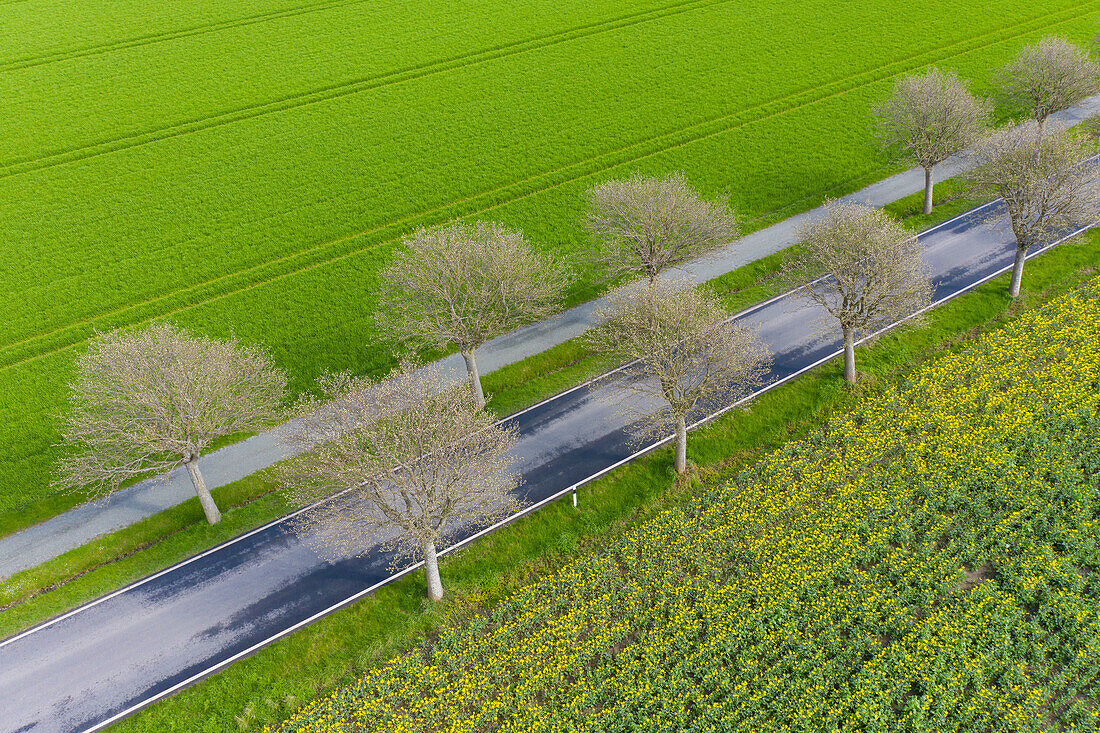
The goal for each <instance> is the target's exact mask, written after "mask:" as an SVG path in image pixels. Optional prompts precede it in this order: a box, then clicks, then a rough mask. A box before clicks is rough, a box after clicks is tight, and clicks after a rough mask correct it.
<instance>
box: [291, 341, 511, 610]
mask: <svg viewBox="0 0 1100 733" xmlns="http://www.w3.org/2000/svg"><path fill="white" fill-rule="evenodd" d="M320 382H321V386H322V391H323V392H324V394H325V395H326V397H327V398H328V399H330V400H331V404H330V405H318V404H317V403H305V404H304V406H303V408H302V413H301V414H302V417H301V420H300V422H298V423H297V424H296V428H295V431H294V433H293V435H292V439H293V440H294V442H295V443H296V444H297V445H298V446H299V447H301V448H302V449H304V451H305V452H304V453H303V454H302V455H301V456H299V457H298V458H295V459H294V460H292V461H288V462H287V463H286V465H285V467H284V469H283V470H282V472H281V478H282V481H283V483H284V484H285V485H286V486H287V487H288V488H289V489H290V490H291V492H292V493H293V494H294V495H295V496H296V497H297V498H299V499H300V500H302V501H314V500H316V499H318V498H322V497H329V496H331V495H332V494H333V493H334V492H338V491H341V490H343V489H347V488H350V491H348V492H347V493H344V494H341V495H339V496H336V497H334V498H330V499H329V500H328V501H322V502H321V503H320V504H319V505H318V506H316V507H315V508H313V509H312V510H310V511H307V512H305V513H304V514H302V515H300V517H299V526H300V527H301V528H303V529H305V530H308V531H309V532H311V533H313V534H314V536H315V537H316V538H317V540H318V544H319V545H320V546H321V548H322V551H325V550H328V551H331V552H333V553H334V554H342V553H347V552H348V551H351V552H354V553H358V552H362V551H364V550H365V549H369V547H370V546H371V544H372V543H374V542H378V541H379V540H381V544H383V545H385V546H391V547H396V548H398V549H400V550H403V551H405V552H413V553H417V554H420V555H421V556H422V557H423V558H424V569H425V574H426V576H427V586H428V597H429V598H431V599H432V600H433V601H438V600H439V599H441V598H442V597H443V585H442V583H441V581H440V578H439V566H438V563H437V561H436V544H437V543H438V542H439V541H440V539H441V538H442V537H444V536H445V535H446V534H447V533H448V532H449V531H451V530H453V529H457V528H458V527H459V526H462V525H464V524H466V523H469V522H487V521H491V520H493V519H496V518H498V517H502V516H505V515H507V514H508V513H510V512H512V511H514V510H515V509H516V508H517V507H518V503H517V501H516V499H515V498H514V497H513V496H512V493H511V492H512V490H513V489H515V488H516V487H517V486H518V485H519V476H518V474H517V473H516V471H515V470H514V469H513V468H512V462H513V456H512V454H511V451H512V448H513V447H514V446H515V444H516V440H517V432H516V429H515V427H508V426H504V425H502V424H500V423H497V422H495V421H494V419H493V417H492V416H490V415H489V414H487V413H486V412H485V411H484V409H482V407H481V406H480V405H479V404H478V403H477V401H476V400H475V398H474V396H473V394H472V393H471V392H470V390H468V389H467V388H466V387H465V386H464V385H462V384H461V383H458V384H456V383H454V382H451V381H450V380H447V379H445V378H444V376H443V375H442V374H441V373H440V372H439V370H438V369H436V368H435V367H417V366H416V365H415V364H413V363H411V362H406V363H404V364H402V365H400V366H399V367H397V368H396V369H395V370H394V371H393V372H392V373H391V374H390V375H389V376H388V377H386V378H385V379H383V380H381V381H378V382H371V381H370V380H367V379H361V378H352V377H349V376H347V375H335V376H327V377H324V378H322V379H321V380H320ZM394 531H396V534H395V535H394V536H392V537H390V538H388V539H386V538H385V535H384V534H383V535H379V534H378V533H379V532H383V533H384V532H394Z"/></svg>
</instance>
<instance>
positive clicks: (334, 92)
mask: <svg viewBox="0 0 1100 733" xmlns="http://www.w3.org/2000/svg"><path fill="white" fill-rule="evenodd" d="M731 1H732V0H683V1H682V2H678V3H675V4H673V5H669V6H665V7H663V8H660V9H657V10H652V11H646V12H644V13H635V14H632V15H630V16H622V17H619V18H613V19H610V20H606V21H600V22H596V23H590V24H587V25H583V26H577V27H574V28H570V29H567V30H564V31H557V32H555V33H550V34H546V35H543V36H537V37H535V38H530V39H527V40H522V41H514V42H512V43H507V44H503V45H500V46H494V47H490V48H486V49H481V50H479V51H475V52H472V53H469V54H464V55H459V56H452V57H449V58H446V59H442V60H435V61H426V62H424V63H421V64H414V65H411V66H406V67H403V68H400V69H396V70H394V71H388V72H385V73H382V74H375V75H371V76H367V77H362V78H359V79H353V80H351V81H346V82H340V83H338V84H329V85H326V86H323V87H318V88H316V89H311V90H309V91H306V92H298V93H295V94H290V95H286V96H283V97H279V98H277V99H273V100H269V101H267V102H261V103H259V104H250V105H246V106H243V107H237V108H235V109H231V110H228V111H225V112H219V113H216V114H213V115H208V116H205V117H197V118H194V119H190V120H186V121H184V122H179V123H175V124H172V125H167V126H165V127H159V128H155V129H152V130H146V131H144V132H137V133H130V134H127V135H121V136H119V137H115V138H109V139H106V140H101V141H99V142H95V143H91V144H88V145H80V146H76V147H71V148H65V149H61V150H55V151H53V152H50V153H46V154H44V155H39V156H34V157H30V158H23V159H17V160H12V161H8V162H6V163H4V164H3V165H0V178H6V177H9V176H14V175H19V174H23V173H29V172H33V171H38V170H43V169H46V168H51V167H54V166H57V165H61V164H64V163H72V162H76V161H80V160H86V159H88V158H94V157H96V156H99V155H105V154H108V153H115V152H118V151H120V150H126V149H129V148H134V147H138V146H140V145H147V144H149V143H154V142H160V141H162V140H168V139H171V138H174V137H180V136H182V135H189V134H191V133H194V132H199V131H202V130H209V129H212V128H215V127H221V126H224V125H229V124H234V123H237V122H243V121H245V120H250V119H254V118H257V117H261V116H264V115H268V114H274V113H278V112H287V111H290V110H293V109H299V108H301V107H307V106H309V105H313V104H318V103H321V102H329V101H332V100H334V99H340V98H342V97H347V96H352V95H355V94H360V93H363V92H367V91H373V90H375V89H380V88H384V87H387V86H392V85H396V84H402V83H405V82H408V81H414V80H418V79H423V78H426V77H429V76H435V75H437V74H442V73H446V72H449V71H455V70H457V69H462V68H467V67H470V66H475V65H477V64H482V63H486V62H489V61H495V60H498V59H502V58H507V57H510V56H515V55H518V54H521V53H526V52H529V51H538V50H542V49H545V48H550V47H552V46H555V45H558V44H561V43H567V42H569V41H574V40H578V39H581V38H587V37H590V36H594V35H598V34H600V33H607V32H611V31H616V30H621V29H623V28H628V27H631V26H634V25H640V24H642V23H646V22H649V21H653V20H663V19H664V18H668V17H671V16H674V15H679V14H682V13H688V12H691V11H693V10H698V9H702V8H706V7H709V6H713V5H723V4H727V3H729V2H731Z"/></svg>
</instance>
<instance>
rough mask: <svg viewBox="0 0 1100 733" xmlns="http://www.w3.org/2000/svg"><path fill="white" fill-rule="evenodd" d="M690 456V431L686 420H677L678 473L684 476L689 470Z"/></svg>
mask: <svg viewBox="0 0 1100 733" xmlns="http://www.w3.org/2000/svg"><path fill="white" fill-rule="evenodd" d="M687 455H688V431H687V423H686V421H685V420H684V418H683V417H682V416H681V417H678V418H676V473H680V474H682V473H683V472H684V471H686V470H687V463H688V459H687Z"/></svg>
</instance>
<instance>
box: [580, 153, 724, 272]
mask: <svg viewBox="0 0 1100 733" xmlns="http://www.w3.org/2000/svg"><path fill="white" fill-rule="evenodd" d="M588 204H589V212H588V218H587V220H586V225H587V227H588V231H589V232H590V233H591V234H592V236H593V238H594V239H595V241H596V247H595V248H594V249H593V250H592V251H591V253H590V256H589V259H590V261H591V262H592V263H593V264H594V265H595V266H596V267H598V268H600V269H602V270H604V271H605V272H606V273H607V274H608V276H609V277H617V276H619V275H632V276H636V275H644V276H646V277H647V278H649V281H650V282H655V281H656V280H657V276H658V275H660V274H661V273H662V272H664V271H665V270H667V269H670V268H673V267H678V266H680V265H682V264H684V263H685V262H687V261H689V260H692V259H694V258H696V257H699V256H700V255H703V254H705V253H706V252H708V251H710V250H712V249H714V248H716V247H721V246H722V245H725V244H729V243H730V242H732V241H734V240H735V239H737V237H738V232H739V225H738V222H737V217H736V215H735V214H734V212H733V211H732V210H731V209H730V208H729V206H728V205H727V200H726V198H724V197H722V198H719V199H717V200H715V201H704V200H703V199H701V198H700V197H699V194H698V193H696V192H695V190H694V189H692V188H691V187H690V186H689V185H688V184H687V182H686V181H685V180H684V177H683V176H682V175H681V174H679V173H673V174H672V175H668V176H665V177H664V178H647V177H644V176H641V175H637V174H635V175H633V176H631V177H630V178H625V179H618V180H613V181H608V182H607V183H601V184H600V185H598V186H595V187H594V188H592V189H591V190H590V191H589V192H588Z"/></svg>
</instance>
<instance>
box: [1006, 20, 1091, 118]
mask: <svg viewBox="0 0 1100 733" xmlns="http://www.w3.org/2000/svg"><path fill="white" fill-rule="evenodd" d="M999 81H1000V87H1001V92H1002V94H1003V95H1004V97H1005V98H1006V99H1008V100H1009V101H1010V102H1012V103H1013V104H1015V105H1018V106H1019V107H1022V108H1024V109H1025V110H1027V113H1028V114H1029V115H1031V117H1032V119H1034V120H1035V122H1036V123H1038V126H1037V131H1039V132H1041V131H1042V127H1043V123H1044V122H1045V121H1046V119H1047V117H1049V116H1050V115H1052V114H1054V113H1055V112H1058V111H1060V110H1063V109H1066V108H1067V107H1069V106H1071V105H1074V104H1076V103H1077V102H1080V101H1081V100H1082V99H1084V98H1085V97H1088V96H1091V95H1093V94H1096V92H1097V91H1098V90H1100V66H1098V65H1097V64H1096V62H1095V61H1093V60H1092V58H1091V57H1090V56H1089V54H1088V52H1086V51H1085V50H1084V49H1082V48H1079V47H1078V46H1075V45H1074V44H1072V43H1070V42H1069V41H1067V40H1065V39H1064V38H1058V37H1056V36H1048V37H1047V38H1044V39H1042V40H1041V41H1039V43H1038V44H1036V45H1034V46H1025V47H1024V48H1023V50H1021V51H1020V55H1019V56H1017V57H1016V59H1015V60H1013V61H1012V63H1010V64H1009V65H1008V66H1006V67H1005V68H1004V69H1002V70H1001V72H1000V75H999Z"/></svg>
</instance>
